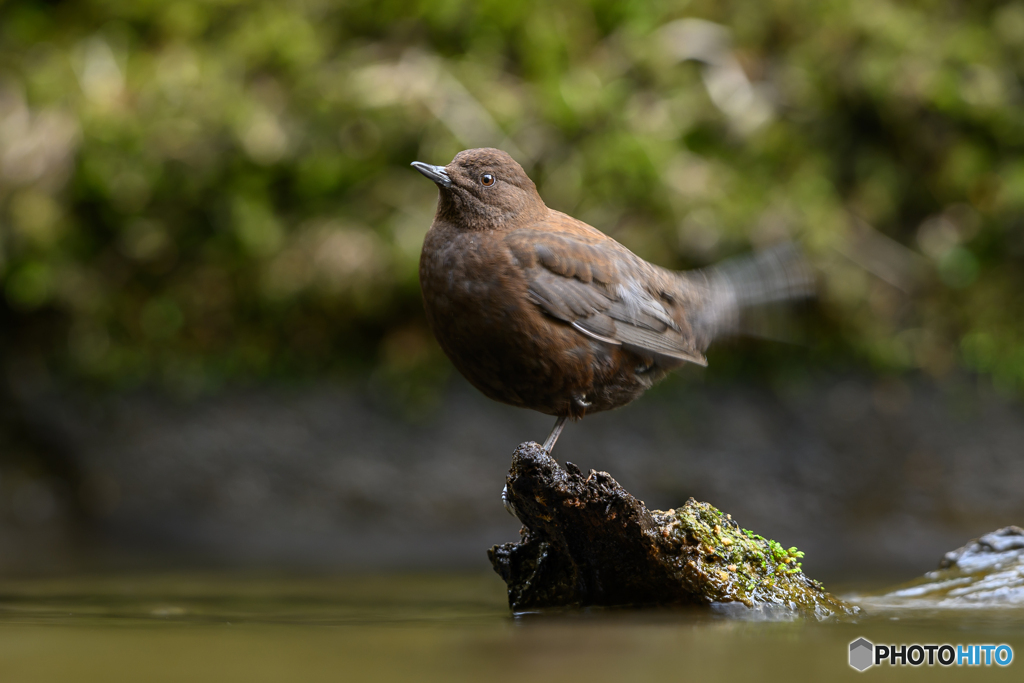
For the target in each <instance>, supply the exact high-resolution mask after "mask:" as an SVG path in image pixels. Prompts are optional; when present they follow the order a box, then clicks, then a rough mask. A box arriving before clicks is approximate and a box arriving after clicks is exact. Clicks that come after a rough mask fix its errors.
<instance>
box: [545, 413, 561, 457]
mask: <svg viewBox="0 0 1024 683" xmlns="http://www.w3.org/2000/svg"><path fill="white" fill-rule="evenodd" d="M564 426H565V415H563V416H561V417H559V418H558V419H557V420H555V426H554V427H552V428H551V433H550V434H548V438H546V439H544V446H543V448H544V452H545V453H548V454H550V453H551V449H552V448H554V447H555V442H556V441H558V435H559V434H561V433H562V427H564Z"/></svg>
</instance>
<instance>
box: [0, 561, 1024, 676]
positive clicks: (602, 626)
mask: <svg viewBox="0 0 1024 683" xmlns="http://www.w3.org/2000/svg"><path fill="white" fill-rule="evenodd" d="M860 636H863V637H866V638H868V639H869V640H871V641H873V642H876V643H893V642H894V643H913V642H920V643H945V642H949V643H965V644H966V643H1008V644H1010V645H1011V646H1012V647H1013V648H1014V651H1015V660H1016V661H1014V663H1013V664H1011V665H1010V666H1009V667H1005V668H999V667H995V666H993V667H987V668H985V667H963V668H948V669H944V668H940V667H933V668H929V667H927V666H922V667H919V668H917V669H913V668H911V667H903V668H889V667H876V668H873V669H871V670H869V671H868V672H865V673H864V674H858V673H857V672H856V671H854V670H852V669H850V668H849V667H848V665H847V651H848V650H847V649H848V645H849V643H850V642H851V641H852V640H854V639H856V638H858V637H860ZM1022 670H1024V610H945V611H938V610H927V609H915V610H905V609H893V608H884V607H881V606H879V607H876V608H874V611H873V612H872V613H871V614H869V615H867V616H864V617H863V618H860V619H859V620H858V621H857V622H856V623H824V624H819V623H814V622H807V621H751V620H745V619H737V618H733V617H729V616H726V615H723V614H718V613H712V612H708V611H706V610H700V609H673V610H668V609H666V610H641V611H637V610H587V611H583V612H575V611H572V612H551V613H544V614H526V615H518V616H513V615H511V614H510V613H509V611H508V608H507V605H506V602H505V592H504V585H503V584H502V583H501V581H500V580H499V579H498V578H497V577H496V576H493V575H458V574H444V575H432V576H405V575H392V576H379V577H370V576H342V577H316V578H308V577H307V578H295V577H254V576H239V575H231V574H228V575H212V576H200V575H181V574H174V575H166V576H147V577H105V576H99V577H85V578H82V577H79V578H74V579H47V580H40V579H33V580H4V581H0V681H3V682H4V683H7V682H11V683H32V682H35V681H47V682H49V681H61V682H76V683H79V682H80V683H90V682H92V681H97V682H99V681H103V682H104V683H112V682H117V681H133V682H135V681H175V682H177V681H190V682H192V681H197V682H202V681H217V682H218V683H220V682H224V681H246V682H260V681H301V682H309V683H315V682H318V681H332V682H336V681H363V680H369V681H484V680H486V681H530V682H531V683H533V682H536V681H559V682H563V683H564V682H565V681H577V680H580V681H633V680H637V681H647V680H651V681H654V680H657V681H676V680H751V679H757V680H767V681H798V680H826V679H827V680H832V679H842V678H844V677H848V678H849V679H850V680H854V679H855V678H856V677H857V676H871V677H872V678H877V679H880V680H892V679H894V678H897V677H907V678H910V677H917V678H924V677H929V678H931V677H933V676H938V677H939V678H941V679H944V680H945V679H954V678H959V679H965V678H968V677H970V678H971V679H972V680H975V679H977V678H978V677H979V676H984V677H989V678H1000V679H1006V680H1009V679H1014V680H1020V678H1021V672H1022Z"/></svg>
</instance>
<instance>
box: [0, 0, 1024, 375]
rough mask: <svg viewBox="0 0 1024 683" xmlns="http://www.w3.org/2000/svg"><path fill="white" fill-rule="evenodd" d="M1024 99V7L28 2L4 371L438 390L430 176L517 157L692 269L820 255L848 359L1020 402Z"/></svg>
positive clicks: (2, 17) (13, 39)
mask: <svg viewBox="0 0 1024 683" xmlns="http://www.w3.org/2000/svg"><path fill="white" fill-rule="evenodd" d="M1022 73H1024V4H1021V3H1012V2H1011V3H1005V2H976V1H972V2H949V1H920V2H900V3H896V2H884V1H863V0H859V1H857V2H852V1H851V2H841V1H836V2H827V3H822V2H812V1H807V2H800V1H797V0H771V1H765V2H701V1H694V2H610V1H603V0H602V1H593V2H585V1H577V2H564V3H555V4H551V3H539V2H521V3H508V2H498V1H491V0H477V1H474V2H458V1H446V2H421V3H414V2H395V1H385V2H358V1H351V2H322V1H317V0H309V1H306V2H295V3H280V2H245V1H240V0H228V1H219V2H177V1H175V2H146V1H139V0H134V1H131V2H128V1H125V2H118V1H117V0H103V1H101V0H92V1H85V2H73V3H71V2H53V3H48V2H21V1H17V0H15V1H9V2H5V3H4V4H3V7H2V9H0V237H2V239H0V287H2V291H3V306H4V308H5V310H4V313H3V341H4V344H5V347H6V348H5V353H7V354H13V353H17V354H31V355H33V356H36V357H37V358H38V359H39V360H40V362H42V363H44V364H45V365H46V366H47V367H48V368H51V369H52V370H53V371H55V372H59V373H61V374H64V375H67V376H71V377H75V378H79V379H85V380H91V381H97V382H102V383H104V384H113V385H115V386H124V385H129V386H130V385H138V384H140V383H143V384H144V383H159V384H164V385H170V386H171V387H173V388H175V389H177V390H182V391H186V392H196V391H202V390H204V389H206V388H210V387H216V386H217V385H218V384H220V383H222V382H224V381H225V380H233V379H239V378H263V377H292V376H296V375H297V376H309V375H311V374H316V375H322V374H323V373H329V374H333V373H342V374H344V373H346V372H349V371H351V370H352V369H353V368H357V369H365V368H377V369H378V370H379V371H381V372H383V373H387V374H388V375H389V376H393V377H394V378H395V380H396V381H398V382H399V383H401V382H402V381H407V382H410V383H411V384H414V385H424V384H426V385H427V386H429V383H430V381H431V379H432V378H434V377H436V376H437V375H438V374H439V373H443V372H444V370H443V368H445V367H447V366H446V365H445V361H444V360H443V358H442V357H441V356H440V355H439V353H438V352H437V350H436V347H435V345H434V343H433V341H432V340H431V339H430V337H429V334H428V332H427V331H426V329H425V327H424V324H423V316H422V313H421V310H420V303H419V291H418V284H417V275H416V272H417V271H416V268H417V259H418V255H419V249H420V245H421V241H422V236H423V234H424V232H425V230H426V228H427V227H428V225H429V223H430V220H431V214H432V209H433V204H434V201H435V190H434V188H433V187H432V186H431V185H430V184H429V183H425V182H424V181H423V179H422V178H421V177H419V176H418V175H417V174H416V173H414V172H412V171H411V170H410V169H409V168H408V164H409V162H410V161H412V160H414V159H421V160H424V161H428V162H431V163H438V164H444V163H446V162H447V161H448V160H450V159H451V157H452V156H453V155H454V154H455V153H456V152H458V151H459V150H461V149H464V148H468V147H476V146H485V145H490V146H500V147H503V148H505V149H507V150H509V151H510V152H512V153H513V155H514V156H516V157H517V158H518V159H519V160H520V161H521V162H522V163H523V165H524V166H525V167H526V168H527V170H528V172H529V173H530V174H531V175H532V177H533V178H534V179H535V180H536V181H537V183H538V186H539V189H540V192H541V194H542V196H543V197H544V198H545V199H546V201H547V202H548V204H549V205H551V206H553V207H555V208H558V209H560V210H563V211H566V212H569V213H572V214H574V215H577V216H579V217H581V218H583V219H585V220H587V221H589V222H591V223H592V224H594V225H596V226H598V227H600V228H601V229H603V230H605V231H607V232H608V233H610V234H611V235H613V236H614V237H615V238H616V239H618V240H620V241H621V242H623V243H624V244H626V245H627V246H628V247H630V248H631V249H633V250H634V251H636V252H637V253H639V254H640V255H641V256H644V257H646V258H649V259H653V260H655V261H657V262H659V263H661V264H663V265H666V266H669V267H675V268H684V267H693V266H699V265H703V264H707V263H710V262H713V261H715V260H717V259H720V258H722V257H724V256H727V255H730V254H733V253H736V252H741V251H744V250H747V249H749V248H750V247H751V246H757V245H759V244H767V243H770V242H772V241H777V240H779V239H783V238H786V237H787V236H788V237H790V238H792V239H796V240H798V241H799V242H801V243H802V244H803V245H805V247H806V249H807V251H808V252H809V254H810V256H811V259H812V260H813V262H814V264H815V265H816V266H817V267H818V269H819V270H820V274H821V284H822V297H821V310H822V313H823V314H824V315H823V323H822V325H821V329H820V330H816V333H815V340H814V344H812V345H811V347H810V353H811V355H812V356H814V357H816V358H817V359H818V360H819V361H820V362H823V363H833V362H834V363H855V364H860V365H866V366H868V367H871V368H875V369H881V370H891V371H906V370H916V369H922V370H924V371H925V372H927V373H930V374H933V375H936V376H942V375H944V374H945V373H948V372H949V371H950V370H951V369H952V368H954V367H957V366H959V367H963V368H967V369H969V370H971V371H975V372H980V373H985V374H990V375H992V377H993V378H994V379H995V380H996V381H997V382H998V383H999V384H1000V386H1005V387H1008V388H1011V389H1015V388H1018V387H1019V386H1020V385H1021V383H1022V381H1024V347H1021V346H1020V344H1019V340H1020V330H1021V325H1022V322H1021V320H1020V316H1019V315H1015V312H1016V313H1019V312H1020V311H1022V310H1024V306H1022V296H1021V291H1022V286H1021V285H1022V278H1024V275H1022V269H1021V265H1022V262H1024V232H1022V231H1021V222H1022V218H1024V159H1022V158H1021V151H1022V149H1024V116H1022V114H1024V108H1022V104H1024V101H1022V90H1021V76H1022ZM439 368H440V369H439ZM403 376H405V377H406V379H405V380H402V379H401V378H402V377H403ZM409 390H410V391H413V390H416V391H421V390H423V388H422V386H421V388H420V389H409Z"/></svg>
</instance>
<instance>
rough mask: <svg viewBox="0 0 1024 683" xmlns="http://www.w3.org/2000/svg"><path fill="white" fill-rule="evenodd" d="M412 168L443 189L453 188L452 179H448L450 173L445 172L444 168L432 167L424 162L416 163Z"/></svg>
mask: <svg viewBox="0 0 1024 683" xmlns="http://www.w3.org/2000/svg"><path fill="white" fill-rule="evenodd" d="M412 167H413V168H415V169H416V170H417V171H419V172H420V173H422V174H423V175H425V176H427V177H428V178H430V179H431V180H433V181H434V182H435V183H437V184H438V185H440V186H441V187H451V186H452V179H451V178H449V177H448V171H446V170H444V166H431V165H430V164H425V163H423V162H422V161H414V162H412Z"/></svg>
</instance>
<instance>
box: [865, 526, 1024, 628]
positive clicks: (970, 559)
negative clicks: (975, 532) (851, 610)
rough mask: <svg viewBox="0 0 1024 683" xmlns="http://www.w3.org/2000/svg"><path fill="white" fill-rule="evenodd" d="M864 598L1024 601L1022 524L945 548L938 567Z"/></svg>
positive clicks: (889, 602) (905, 603)
mask: <svg viewBox="0 0 1024 683" xmlns="http://www.w3.org/2000/svg"><path fill="white" fill-rule="evenodd" d="M864 602H865V603H873V604H876V605H878V606H882V607H922V608H930V607H933V608H972V607H974V608H993V607H994V608H999V607H1016V608H1020V607H1024V529H1021V528H1020V527H1018V526H1008V527H1004V528H1002V529H999V530H997V531H993V532H991V533H988V534H985V535H984V536H981V537H980V538H976V539H974V540H973V541H970V542H969V543H967V544H966V545H965V546H963V547H962V548H957V549H956V550H953V551H950V552H948V553H946V556H945V557H944V558H942V561H941V562H940V563H939V568H938V569H937V570H935V571H932V572H928V573H927V574H925V575H924V576H923V577H921V578H920V579H918V580H916V581H913V582H911V583H909V584H907V585H906V586H902V587H900V588H898V589H896V590H894V591H891V592H888V593H886V594H884V595H881V596H876V597H872V598H867V599H866V600H865V601H864Z"/></svg>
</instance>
